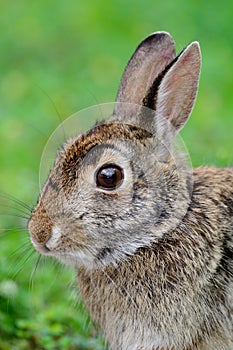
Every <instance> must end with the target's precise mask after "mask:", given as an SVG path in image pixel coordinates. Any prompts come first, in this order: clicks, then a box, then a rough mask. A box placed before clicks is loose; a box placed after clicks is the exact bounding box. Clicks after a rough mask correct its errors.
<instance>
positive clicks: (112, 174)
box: [96, 164, 124, 190]
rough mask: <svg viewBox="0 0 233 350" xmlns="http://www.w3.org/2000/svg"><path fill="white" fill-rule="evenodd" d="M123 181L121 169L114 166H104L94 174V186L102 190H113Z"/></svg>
mask: <svg viewBox="0 0 233 350" xmlns="http://www.w3.org/2000/svg"><path fill="white" fill-rule="evenodd" d="M123 180H124V172H123V169H121V168H120V167H119V166H118V165H116V164H105V165H103V166H102V167H101V168H100V169H99V170H98V171H97V173H96V185H97V187H99V188H102V189H104V190H115V189H116V188H117V187H119V186H120V185H121V184H122V182H123Z"/></svg>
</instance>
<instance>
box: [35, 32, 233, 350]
mask: <svg viewBox="0 0 233 350" xmlns="http://www.w3.org/2000/svg"><path fill="white" fill-rule="evenodd" d="M200 62H201V58H200V50H199V45H198V43H192V44H190V45H189V46H188V47H187V48H186V49H184V50H183V51H182V53H181V54H180V55H178V56H176V53H175V45H174V42H173V39H172V38H171V36H170V35H169V34H168V33H163V32H158V33H155V34H153V35H151V36H150V37H148V38H146V39H145V40H144V41H143V42H142V43H141V44H140V45H139V46H138V48H137V49H136V51H135V53H134V54H133V56H132V58H131V60H130V61H129V63H128V65H127V67H126V69H125V71H124V73H123V76H122V80H121V83H120V88H119V91H118V96H117V102H116V104H115V107H114V111H113V114H112V115H111V116H110V118H109V120H108V121H107V122H106V123H99V124H97V125H96V126H95V127H93V129H91V130H90V131H89V132H87V133H86V134H84V135H81V136H78V137H77V138H73V139H71V140H69V141H68V142H67V143H66V144H65V145H64V146H63V148H62V149H61V150H60V151H59V152H58V155H57V158H56V161H55V163H54V166H53V168H52V170H51V172H50V175H49V177H48V180H47V182H46V184H45V186H44V188H43V190H42V192H41V194H40V197H39V200H38V204H37V206H36V207H35V209H34V211H33V213H32V216H31V219H30V221H29V232H30V235H31V240H32V243H33V245H34V246H35V248H36V249H37V250H38V251H39V252H40V253H42V254H45V255H49V256H54V257H56V258H57V259H59V260H60V261H62V262H63V263H66V264H70V265H72V266H74V267H75V269H76V271H77V276H78V288H79V292H80V295H81V297H82V298H83V300H84V302H85V304H86V306H87V308H88V310H89V311H90V314H91V316H92V318H93V319H94V320H95V321H96V322H97V323H98V324H99V325H100V327H101V329H102V331H103V333H104V335H105V337H106V340H107V341H108V343H109V346H110V348H111V349H112V350H216V349H218V350H232V349H233V338H232V334H233V328H232V327H233V325H232V317H233V315H232V302H233V300H232V299H233V295H232V293H233V292H232V291H233V288H232V287H233V272H232V270H233V266H232V249H233V239H232V231H233V169H232V168H230V167H229V168H225V169H217V168H211V167H210V168H207V167H202V168H197V169H195V170H194V171H191V172H190V171H188V169H187V167H186V166H185V165H184V163H183V155H181V154H179V152H177V151H173V150H172V149H173V148H172V145H173V140H174V139H175V136H176V134H177V133H178V131H179V130H180V129H181V127H182V126H183V125H184V124H185V122H186V120H187V119H188V117H189V115H190V113H191V110H192V108H193V105H194V102H195V98H196V92H197V88H198V81H199V72H200Z"/></svg>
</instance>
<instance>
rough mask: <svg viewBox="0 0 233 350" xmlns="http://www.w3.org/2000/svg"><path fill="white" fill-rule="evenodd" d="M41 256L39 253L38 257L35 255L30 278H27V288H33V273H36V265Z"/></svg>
mask: <svg viewBox="0 0 233 350" xmlns="http://www.w3.org/2000/svg"><path fill="white" fill-rule="evenodd" d="M41 258H42V255H41V254H39V255H38V257H37V259H36V262H35V265H34V268H33V270H32V272H31V275H30V280H29V289H30V290H33V279H34V276H35V273H36V271H37V268H38V266H39V264H40V261H41Z"/></svg>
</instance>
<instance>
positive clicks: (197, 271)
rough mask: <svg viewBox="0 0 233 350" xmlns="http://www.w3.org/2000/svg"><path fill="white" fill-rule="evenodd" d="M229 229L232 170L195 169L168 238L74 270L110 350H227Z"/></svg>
mask: <svg viewBox="0 0 233 350" xmlns="http://www.w3.org/2000/svg"><path fill="white" fill-rule="evenodd" d="M232 227H233V174H232V169H224V170H221V169H216V168H198V169H196V170H195V172H194V189H193V196H192V202H191V205H190V208H189V209H188V212H187V214H186V216H185V218H184V219H183V221H182V222H181V224H180V225H179V226H178V227H177V228H176V229H175V230H174V231H172V232H171V233H170V234H168V235H167V236H166V237H164V238H163V239H162V240H161V241H159V242H158V243H155V244H154V245H152V246H151V247H150V248H148V247H146V248H141V249H139V250H138V251H137V253H136V254H134V255H133V256H130V257H129V258H128V259H126V260H125V261H123V262H122V263H119V264H118V265H117V266H116V267H114V266H109V267H107V268H105V269H103V270H101V269H97V270H94V271H88V270H86V269H78V272H77V274H78V285H79V290H80V293H81V296H82V298H83V299H84V300H85V303H86V305H88V308H89V310H90V312H91V315H92V316H93V318H94V319H95V320H96V321H97V322H98V323H99V324H100V325H101V328H102V329H103V330H104V333H105V335H106V337H107V339H109V341H110V343H111V344H112V349H159V350H160V349H164V350H165V349H179V350H181V349H187V350H188V349H190V350H191V349H192V350H196V349H200V350H207V349H208V350H214V349H227V350H230V349H232V342H231V339H232V334H233V328H232V319H231V316H230V314H229V311H230V310H231V307H232V287H233V285H232V282H231V283H230V280H232V265H231V262H230V259H231V258H232V256H231V254H232V253H231V251H232V238H231V236H232ZM126 344H127V345H126ZM137 344H138V345H137Z"/></svg>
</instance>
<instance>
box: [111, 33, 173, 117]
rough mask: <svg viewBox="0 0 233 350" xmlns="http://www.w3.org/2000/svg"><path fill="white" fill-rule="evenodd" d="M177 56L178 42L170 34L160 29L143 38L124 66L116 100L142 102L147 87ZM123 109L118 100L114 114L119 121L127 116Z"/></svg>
mask: <svg viewBox="0 0 233 350" xmlns="http://www.w3.org/2000/svg"><path fill="white" fill-rule="evenodd" d="M175 57H176V51H175V44H174V41H173V39H172V37H171V36H170V34H168V33H166V32H157V33H154V34H151V35H150V36H149V37H147V38H146V39H145V40H143V41H142V42H141V44H140V45H139V46H138V47H137V49H136V50H135V52H134V54H133V55H132V57H131V59H130V60H129V62H128V64H127V66H126V68H125V71H124V73H123V75H122V78H121V82H120V87H119V90H118V94H117V99H116V102H126V103H131V104H137V105H142V102H143V99H144V96H145V95H146V92H147V90H148V89H149V88H150V86H151V85H152V84H153V82H154V80H155V79H156V78H157V76H158V75H159V74H160V73H161V72H162V71H163V70H164V69H165V67H166V66H167V65H168V64H169V63H170V62H171V61H172V60H173V59H174V58H175ZM122 109H123V105H122V104H117V103H116V105H115V109H114V113H113V114H114V115H115V116H116V117H117V118H116V119H117V120H120V119H121V117H122V118H124V117H125V116H124V114H126V113H125V111H124V110H122ZM114 115H113V116H112V119H114Z"/></svg>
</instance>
